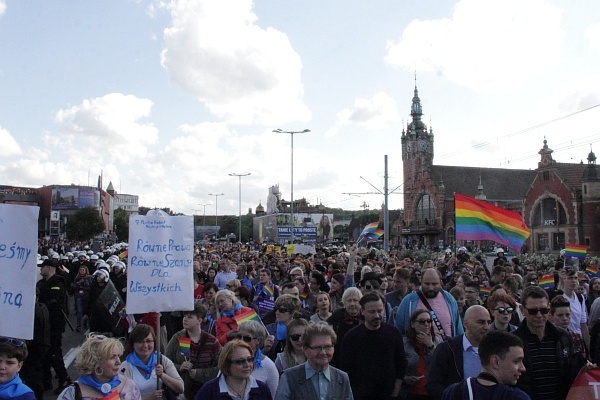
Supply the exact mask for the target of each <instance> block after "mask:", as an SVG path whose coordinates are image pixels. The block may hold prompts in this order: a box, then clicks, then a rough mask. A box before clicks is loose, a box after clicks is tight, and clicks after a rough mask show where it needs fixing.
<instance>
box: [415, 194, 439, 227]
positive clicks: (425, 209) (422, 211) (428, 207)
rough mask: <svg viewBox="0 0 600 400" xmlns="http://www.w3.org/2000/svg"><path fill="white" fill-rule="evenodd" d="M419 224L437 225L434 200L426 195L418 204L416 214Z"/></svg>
mask: <svg viewBox="0 0 600 400" xmlns="http://www.w3.org/2000/svg"><path fill="white" fill-rule="evenodd" d="M415 219H416V221H417V224H419V225H421V224H426V225H434V224H435V206H434V204H433V199H432V198H431V196H429V195H428V194H424V195H423V196H421V198H420V199H419V202H418V204H417V212H416V213H415Z"/></svg>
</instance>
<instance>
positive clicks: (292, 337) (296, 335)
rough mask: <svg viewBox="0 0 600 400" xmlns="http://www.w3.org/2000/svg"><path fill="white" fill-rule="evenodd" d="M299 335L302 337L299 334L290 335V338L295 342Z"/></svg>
mask: <svg viewBox="0 0 600 400" xmlns="http://www.w3.org/2000/svg"><path fill="white" fill-rule="evenodd" d="M301 337H302V335H300V334H295V335H290V340H291V341H292V342H297V341H298V340H300V338H301Z"/></svg>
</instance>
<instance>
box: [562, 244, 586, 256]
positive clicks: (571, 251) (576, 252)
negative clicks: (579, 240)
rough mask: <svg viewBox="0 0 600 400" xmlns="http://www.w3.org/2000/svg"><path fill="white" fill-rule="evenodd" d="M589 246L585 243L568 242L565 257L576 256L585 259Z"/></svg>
mask: <svg viewBox="0 0 600 400" xmlns="http://www.w3.org/2000/svg"><path fill="white" fill-rule="evenodd" d="M586 253H587V246H586V245H584V244H567V246H566V247H565V257H575V258H579V259H580V260H585V255H586Z"/></svg>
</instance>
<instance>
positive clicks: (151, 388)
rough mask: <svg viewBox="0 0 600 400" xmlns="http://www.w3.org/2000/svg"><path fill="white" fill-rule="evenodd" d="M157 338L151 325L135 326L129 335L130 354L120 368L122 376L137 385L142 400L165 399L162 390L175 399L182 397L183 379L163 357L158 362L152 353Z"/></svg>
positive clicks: (153, 352)
mask: <svg viewBox="0 0 600 400" xmlns="http://www.w3.org/2000/svg"><path fill="white" fill-rule="evenodd" d="M155 342H156V335H155V333H154V330H153V329H152V327H151V326H150V325H146V324H138V325H136V327H135V328H133V330H132V331H131V333H130V334H129V347H130V349H131V353H129V354H128V355H127V357H126V359H125V362H124V363H123V364H122V365H121V366H122V372H123V375H125V376H126V377H128V378H130V379H132V380H133V381H134V382H135V384H136V385H137V387H138V389H139V390H140V393H141V394H142V399H143V400H150V399H160V398H162V399H166V398H167V397H166V395H165V393H164V390H163V389H164V388H165V386H166V387H167V388H168V390H171V391H172V392H173V393H174V394H175V395H179V394H181V393H183V379H181V377H180V376H179V373H178V372H177V369H176V368H175V365H174V364H173V362H172V361H171V360H169V359H168V358H167V357H166V356H165V355H164V354H161V355H160V359H158V358H157V353H158V352H156V351H154V344H155ZM157 378H160V379H161V380H162V385H161V389H158V390H157V389H156V380H157Z"/></svg>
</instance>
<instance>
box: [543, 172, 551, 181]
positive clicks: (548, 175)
mask: <svg viewBox="0 0 600 400" xmlns="http://www.w3.org/2000/svg"><path fill="white" fill-rule="evenodd" d="M543 177H544V178H543V179H544V180H545V181H549V180H550V172H549V171H544V173H543Z"/></svg>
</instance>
